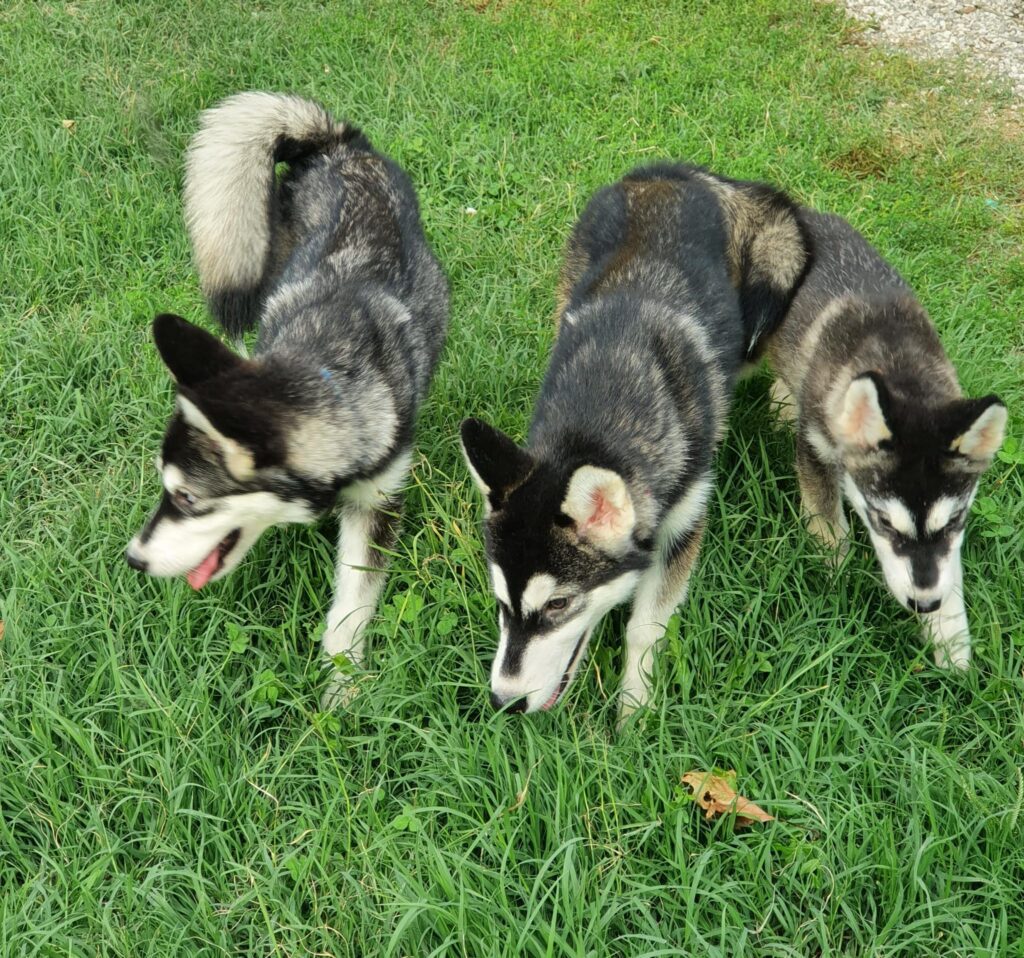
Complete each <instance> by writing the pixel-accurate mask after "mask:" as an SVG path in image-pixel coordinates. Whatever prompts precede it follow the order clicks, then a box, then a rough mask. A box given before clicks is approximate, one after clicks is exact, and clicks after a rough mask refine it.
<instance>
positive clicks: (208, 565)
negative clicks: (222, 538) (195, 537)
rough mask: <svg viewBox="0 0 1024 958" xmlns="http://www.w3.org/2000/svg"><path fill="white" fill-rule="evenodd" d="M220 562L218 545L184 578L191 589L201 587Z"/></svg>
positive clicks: (208, 579)
mask: <svg viewBox="0 0 1024 958" xmlns="http://www.w3.org/2000/svg"><path fill="white" fill-rule="evenodd" d="M219 564H220V546H219V545H218V546H217V548H215V549H214V550H213V552H211V553H210V554H209V555H208V556H207V557H206V558H205V559H203V561H202V562H200V563H199V565H197V566H196V567H195V568H194V569H193V570H192V571H191V572H190V573H189V574H188V575H187V576H186V577H185V578H186V579H188V584H189V585H190V586H192V588H193V589H201V588H202V587H203V586H204V585H206V583H207V582H209V581H210V579H211V578H212V576H213V574H214V573H215V572H216V571H217V566H218V565H219Z"/></svg>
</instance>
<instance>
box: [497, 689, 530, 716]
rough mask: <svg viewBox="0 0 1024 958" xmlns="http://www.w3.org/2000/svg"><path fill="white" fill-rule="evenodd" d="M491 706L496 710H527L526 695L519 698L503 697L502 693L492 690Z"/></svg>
mask: <svg viewBox="0 0 1024 958" xmlns="http://www.w3.org/2000/svg"><path fill="white" fill-rule="evenodd" d="M491 706H492V708H494V709H495V710H496V711H499V712H500V711H502V710H503V709H504V711H506V712H525V711H526V696H523V697H521V698H518V699H512V698H508V699H503V698H502V697H501V696H500V695H497V694H496V693H494V692H491Z"/></svg>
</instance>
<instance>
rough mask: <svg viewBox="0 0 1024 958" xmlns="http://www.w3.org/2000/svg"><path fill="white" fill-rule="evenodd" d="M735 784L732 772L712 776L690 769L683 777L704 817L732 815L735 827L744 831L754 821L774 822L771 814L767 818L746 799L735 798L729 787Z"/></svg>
mask: <svg viewBox="0 0 1024 958" xmlns="http://www.w3.org/2000/svg"><path fill="white" fill-rule="evenodd" d="M735 783H736V773H735V772H726V773H725V774H724V775H714V774H712V773H711V772H701V771H697V770H694V771H692V772H687V773H686V774H685V775H684V776H683V784H684V785H686V786H688V787H689V788H690V790H691V791H692V792H693V798H694V801H696V803H697V804H698V805H700V807H701V808H703V809H704V817H705V818H714V817H715V816H716V815H726V814H729V813H731V812H735V813H736V827H737V828H746V826H747V825H753V824H754V822H773V821H775V816H774V815H769V814H768V813H767V812H766V811H765V810H764V809H763V808H760V807H758V806H757V805H755V804H754V803H753V802H752V801H750V800H749V799H746V798H744V797H743V796H742V795H737V794H736V790H735V789H734V787H733V786H734V785H735Z"/></svg>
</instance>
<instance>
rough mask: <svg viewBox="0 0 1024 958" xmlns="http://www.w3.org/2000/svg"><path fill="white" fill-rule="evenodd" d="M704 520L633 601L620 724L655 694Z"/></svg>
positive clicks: (659, 563) (647, 576)
mask: <svg viewBox="0 0 1024 958" xmlns="http://www.w3.org/2000/svg"><path fill="white" fill-rule="evenodd" d="M703 535H704V519H703V518H701V519H699V520H698V522H697V524H696V525H695V526H694V527H693V528H691V529H690V530H689V531H687V532H685V533H683V534H682V535H681V536H680V537H679V539H678V540H677V541H676V542H675V543H674V544H673V545H672V546H671V548H670V549H669V551H668V553H667V555H664V556H662V557H659V558H658V559H657V560H656V561H655V563H654V565H652V566H651V568H650V569H648V570H647V572H645V573H644V576H643V578H642V579H641V580H640V584H639V586H638V587H637V590H636V595H635V596H634V598H633V614H632V615H631V616H630V617H629V624H628V625H627V626H626V661H625V668H624V669H623V673H622V688H621V689H620V692H619V695H620V699H619V725H620V727H621V725H622V723H623V722H625V720H626V719H627V718H629V716H630V715H632V714H633V712H635V711H636V710H637V709H638V708H640V707H641V706H643V705H646V704H647V700H648V699H649V698H650V694H651V678H650V672H651V667H652V666H653V664H654V652H655V647H656V646H657V644H658V642H659V641H660V640H661V639H662V637H663V636H664V635H665V627H666V626H667V625H668V620H669V619H670V618H671V617H672V613H673V612H675V610H676V608H677V607H678V606H680V605H682V603H683V602H685V601H686V593H687V589H688V588H689V585H690V574H691V573H692V572H693V567H694V564H695V563H696V561H697V555H698V553H699V552H700V543H701V538H702V537H703Z"/></svg>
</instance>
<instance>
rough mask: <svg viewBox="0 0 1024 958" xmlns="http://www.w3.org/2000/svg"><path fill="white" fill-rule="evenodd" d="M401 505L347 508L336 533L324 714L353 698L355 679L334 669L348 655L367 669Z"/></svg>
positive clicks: (390, 501) (392, 500)
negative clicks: (368, 636) (367, 638)
mask: <svg viewBox="0 0 1024 958" xmlns="http://www.w3.org/2000/svg"><path fill="white" fill-rule="evenodd" d="M401 509H402V501H401V499H400V498H398V497H397V496H390V497H387V498H384V499H382V500H381V502H380V503H379V504H378V505H376V506H374V507H366V506H364V505H354V504H348V503H347V504H346V505H345V506H344V507H343V508H342V512H341V522H340V528H339V532H338V540H339V541H338V565H337V571H336V573H335V586H334V602H333V604H332V605H331V609H330V611H329V612H328V613H327V627H326V628H325V629H324V638H323V653H324V658H325V659H326V660H327V662H328V663H329V664H330V666H331V669H332V671H331V676H330V679H329V681H328V684H327V690H326V691H325V692H324V695H323V700H322V705H323V708H324V710H328V709H331V708H334V707H335V706H337V705H342V704H344V703H345V701H347V699H348V697H349V696H350V695H351V694H352V691H353V686H352V680H351V676H350V675H347V674H346V673H344V672H342V671H340V670H339V669H338V668H337V665H336V664H335V663H334V657H335V656H336V655H344V656H345V658H346V659H348V661H349V663H351V664H352V665H353V666H361V665H362V664H363V660H364V655H363V647H364V644H365V643H364V640H363V633H364V632H365V631H366V624H367V623H368V622H369V621H370V619H371V618H372V617H373V614H374V613H375V612H376V611H377V602H378V601H379V599H380V594H381V591H382V590H383V588H384V583H385V581H386V579H387V567H388V563H389V556H388V553H389V552H391V551H392V550H393V549H394V546H395V541H396V539H397V537H398V526H399V523H400V521H401Z"/></svg>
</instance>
